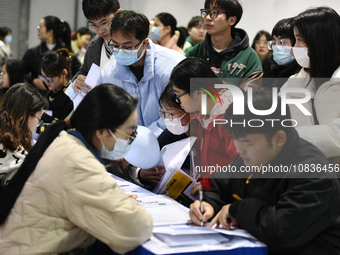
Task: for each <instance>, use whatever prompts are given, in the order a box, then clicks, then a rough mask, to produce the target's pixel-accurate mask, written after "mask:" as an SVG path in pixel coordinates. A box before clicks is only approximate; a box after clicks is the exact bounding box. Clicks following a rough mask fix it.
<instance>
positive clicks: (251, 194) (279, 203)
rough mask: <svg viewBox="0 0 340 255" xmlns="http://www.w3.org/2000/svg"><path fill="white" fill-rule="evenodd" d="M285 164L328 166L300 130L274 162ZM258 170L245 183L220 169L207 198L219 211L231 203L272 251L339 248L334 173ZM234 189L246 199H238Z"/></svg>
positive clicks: (339, 199)
mask: <svg viewBox="0 0 340 255" xmlns="http://www.w3.org/2000/svg"><path fill="white" fill-rule="evenodd" d="M280 164H282V165H287V166H289V165H290V164H292V165H296V164H308V165H309V166H311V165H312V164H321V165H322V166H326V167H329V165H328V164H329V163H328V161H327V159H326V158H325V157H324V156H323V155H322V153H321V152H320V151H319V150H318V149H317V148H316V147H315V146H313V145H312V144H310V143H309V142H307V141H305V140H303V139H301V138H300V137H299V136H298V134H297V132H296V131H295V130H293V131H292V132H291V134H290V135H289V138H288V141H287V143H286V144H285V146H284V148H283V149H282V150H281V152H280V154H279V155H278V156H277V158H276V159H275V160H274V161H273V162H271V165H280ZM232 165H234V166H236V168H237V169H240V167H241V166H244V162H243V160H242V159H241V158H240V157H237V158H236V159H235V161H234V162H233V164H232ZM338 167H339V166H338ZM328 169H329V168H328ZM247 175H249V173H248V174H247ZM254 175H255V176H253V178H251V179H250V181H249V183H248V184H246V180H247V178H232V175H228V177H229V178H225V177H226V174H225V173H216V174H214V175H213V177H212V179H211V190H207V191H205V192H204V200H205V201H207V202H208V203H210V204H211V205H212V206H213V207H214V210H215V213H217V212H218V211H219V210H220V208H221V207H222V206H224V205H226V204H230V203H231V206H230V209H229V213H230V215H231V216H232V217H234V218H235V219H236V221H237V224H238V226H239V227H240V228H243V229H246V230H247V231H248V232H249V233H251V234H252V235H254V236H255V237H256V238H258V239H259V240H260V241H262V242H264V243H266V244H267V245H268V248H269V253H270V254H318V255H319V254H340V189H339V180H338V179H337V176H336V175H335V174H333V173H331V174H328V178H325V173H316V174H312V177H317V178H301V175H299V176H298V174H296V173H285V174H283V178H275V179H274V178H270V179H269V178H267V179H264V178H255V177H258V176H256V174H254ZM304 176H305V175H304ZM297 177H300V178H297ZM309 177H311V176H310V175H309ZM330 177H333V178H330ZM233 194H237V195H238V196H239V197H241V198H243V200H241V201H239V200H237V199H235V198H234V197H233V196H232V195H233Z"/></svg>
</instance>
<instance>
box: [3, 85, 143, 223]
mask: <svg viewBox="0 0 340 255" xmlns="http://www.w3.org/2000/svg"><path fill="white" fill-rule="evenodd" d="M136 107H137V99H136V98H133V97H131V96H130V94H128V93H127V92H126V91H125V90H124V89H122V88H120V87H118V86H116V85H113V84H102V85H98V86H96V87H95V88H93V89H92V90H91V91H90V92H89V93H87V94H86V96H85V97H84V99H83V100H82V101H81V102H80V104H79V106H78V107H77V109H76V110H75V112H74V114H73V115H72V117H71V119H70V123H71V125H72V128H75V129H76V130H77V131H79V132H80V133H81V135H82V136H83V137H84V138H85V140H86V141H87V142H88V143H89V144H92V139H91V138H92V135H93V134H94V133H95V131H96V130H101V129H110V130H112V132H114V131H115V130H116V129H117V128H118V127H119V126H120V125H122V124H123V123H124V122H125V121H126V120H127V119H128V118H129V116H130V115H131V113H132V112H133V111H134V110H135V109H136ZM67 128H68V127H67V125H66V122H65V121H60V122H57V123H55V124H53V125H51V126H49V127H48V128H47V129H46V130H45V131H44V132H43V133H42V134H41V135H40V137H39V139H38V141H37V143H36V144H35V145H34V147H33V148H32V150H31V151H30V152H29V154H28V155H27V157H26V159H25V161H24V162H23V163H22V165H21V166H20V168H19V170H18V172H17V173H16V175H15V176H14V177H13V179H12V180H11V182H10V183H9V185H8V186H6V187H5V188H4V189H3V190H2V191H1V193H0V203H1V210H0V226H1V225H2V224H4V222H5V221H6V218H7V217H8V215H9V214H10V212H11V209H12V207H13V206H14V204H15V201H16V200H17V198H18V196H19V195H20V193H21V190H22V188H23V186H24V185H25V182H26V181H27V179H28V178H29V176H30V175H31V174H32V172H33V171H34V169H35V167H36V165H37V164H38V162H39V160H40V158H41V157H42V156H43V154H44V152H45V151H46V149H47V148H48V147H49V146H50V144H51V143H52V142H53V140H54V139H55V138H56V137H57V136H58V135H59V133H60V132H61V131H63V130H67Z"/></svg>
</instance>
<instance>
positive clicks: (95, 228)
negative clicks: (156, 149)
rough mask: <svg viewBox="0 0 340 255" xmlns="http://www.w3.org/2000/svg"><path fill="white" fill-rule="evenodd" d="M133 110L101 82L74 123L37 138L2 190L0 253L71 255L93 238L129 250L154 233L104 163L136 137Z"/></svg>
mask: <svg viewBox="0 0 340 255" xmlns="http://www.w3.org/2000/svg"><path fill="white" fill-rule="evenodd" d="M136 106H137V99H135V98H132V97H131V96H130V95H129V94H128V93H127V92H126V91H125V90H124V89H122V88H119V87H117V86H115V85H113V84H102V85H99V86H97V87H95V88H94V89H92V90H91V91H90V92H89V93H88V94H87V95H86V96H85V97H84V99H83V100H82V101H81V103H80V104H79V106H78V107H77V109H76V110H75V112H74V114H73V115H72V117H71V119H68V120H67V121H60V122H57V123H56V124H54V125H51V126H50V127H49V128H48V129H47V130H46V131H45V132H44V133H42V135H41V136H40V138H39V140H38V142H37V143H36V145H35V146H34V147H33V149H32V150H31V152H30V153H29V154H28V156H27V160H25V162H24V163H23V164H22V166H21V168H20V169H19V170H18V172H17V174H16V175H15V177H14V178H13V180H12V182H10V184H9V185H8V186H7V188H6V189H4V190H3V191H2V192H1V193H0V202H1V206H2V207H1V211H0V225H1V226H0V253H1V254H18V253H19V252H20V253H27V254H33V253H34V254H38V253H39V254H45V253H53V254H54V253H64V252H70V251H74V252H75V253H76V251H77V252H79V250H80V249H84V248H86V247H88V246H90V245H91V244H92V243H93V242H94V241H95V238H97V239H99V240H101V241H102V242H104V243H106V244H107V245H108V246H109V247H110V248H111V249H112V250H114V251H115V252H117V253H126V252H128V251H129V250H132V249H134V248H136V247H137V246H138V245H140V244H142V243H143V242H145V241H146V240H147V239H148V238H149V237H150V236H151V234H152V226H153V223H152V216H151V215H150V214H149V213H148V212H147V211H146V210H145V209H144V208H143V207H141V206H140V205H138V204H137V202H136V200H135V199H133V198H129V197H128V195H126V194H125V193H124V192H123V191H122V190H121V189H120V187H119V185H118V183H117V182H116V181H115V180H114V179H113V178H112V177H111V176H110V175H108V174H107V172H106V169H105V166H104V165H103V164H102V159H101V157H104V156H105V157H108V158H110V159H119V158H122V157H124V156H125V155H126V153H127V151H128V150H129V147H130V144H131V142H132V141H133V139H134V138H135V136H136V127H137V110H136ZM70 129H71V130H70ZM22 240H25V242H22ZM77 254H78V253H77Z"/></svg>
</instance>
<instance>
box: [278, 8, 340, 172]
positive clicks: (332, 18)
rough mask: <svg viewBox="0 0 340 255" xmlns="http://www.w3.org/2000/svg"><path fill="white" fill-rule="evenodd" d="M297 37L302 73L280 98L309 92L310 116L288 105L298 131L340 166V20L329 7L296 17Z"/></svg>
mask: <svg viewBox="0 0 340 255" xmlns="http://www.w3.org/2000/svg"><path fill="white" fill-rule="evenodd" d="M294 36H295V38H296V43H295V45H294V47H293V48H292V53H293V54H294V57H295V59H296V61H297V62H298V64H299V65H300V66H301V67H302V69H301V71H300V72H299V73H298V74H296V75H294V76H292V77H291V78H289V80H288V81H287V82H286V84H284V85H283V87H282V88H281V95H282V90H285V89H291V88H303V89H307V90H308V91H309V92H310V94H311V100H309V101H308V102H306V103H304V104H303V106H304V107H305V108H306V109H307V111H308V112H309V113H310V115H305V114H304V113H303V112H302V111H301V110H300V109H299V108H297V107H296V106H295V105H289V107H290V111H291V115H292V119H295V120H296V121H297V131H298V133H299V135H300V136H301V137H302V138H304V139H305V140H307V141H309V142H311V143H313V144H314V145H316V146H317V147H318V148H319V149H320V150H321V151H322V152H323V153H324V154H325V155H326V157H328V158H329V159H330V160H331V162H332V163H340V43H339V42H340V16H339V14H338V13H337V12H336V11H334V10H333V9H331V8H329V7H318V8H313V9H308V10H306V11H304V12H302V13H300V14H299V15H297V16H296V17H295V20H294ZM287 97H288V98H303V97H305V95H303V94H302V93H296V92H293V93H289V94H288V96H287ZM338 167H339V165H338Z"/></svg>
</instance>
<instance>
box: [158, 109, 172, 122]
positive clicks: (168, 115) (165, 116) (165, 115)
mask: <svg viewBox="0 0 340 255" xmlns="http://www.w3.org/2000/svg"><path fill="white" fill-rule="evenodd" d="M159 116H160V117H161V118H163V119H170V120H173V119H174V116H173V115H172V113H170V112H162V111H160V112H159Z"/></svg>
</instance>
